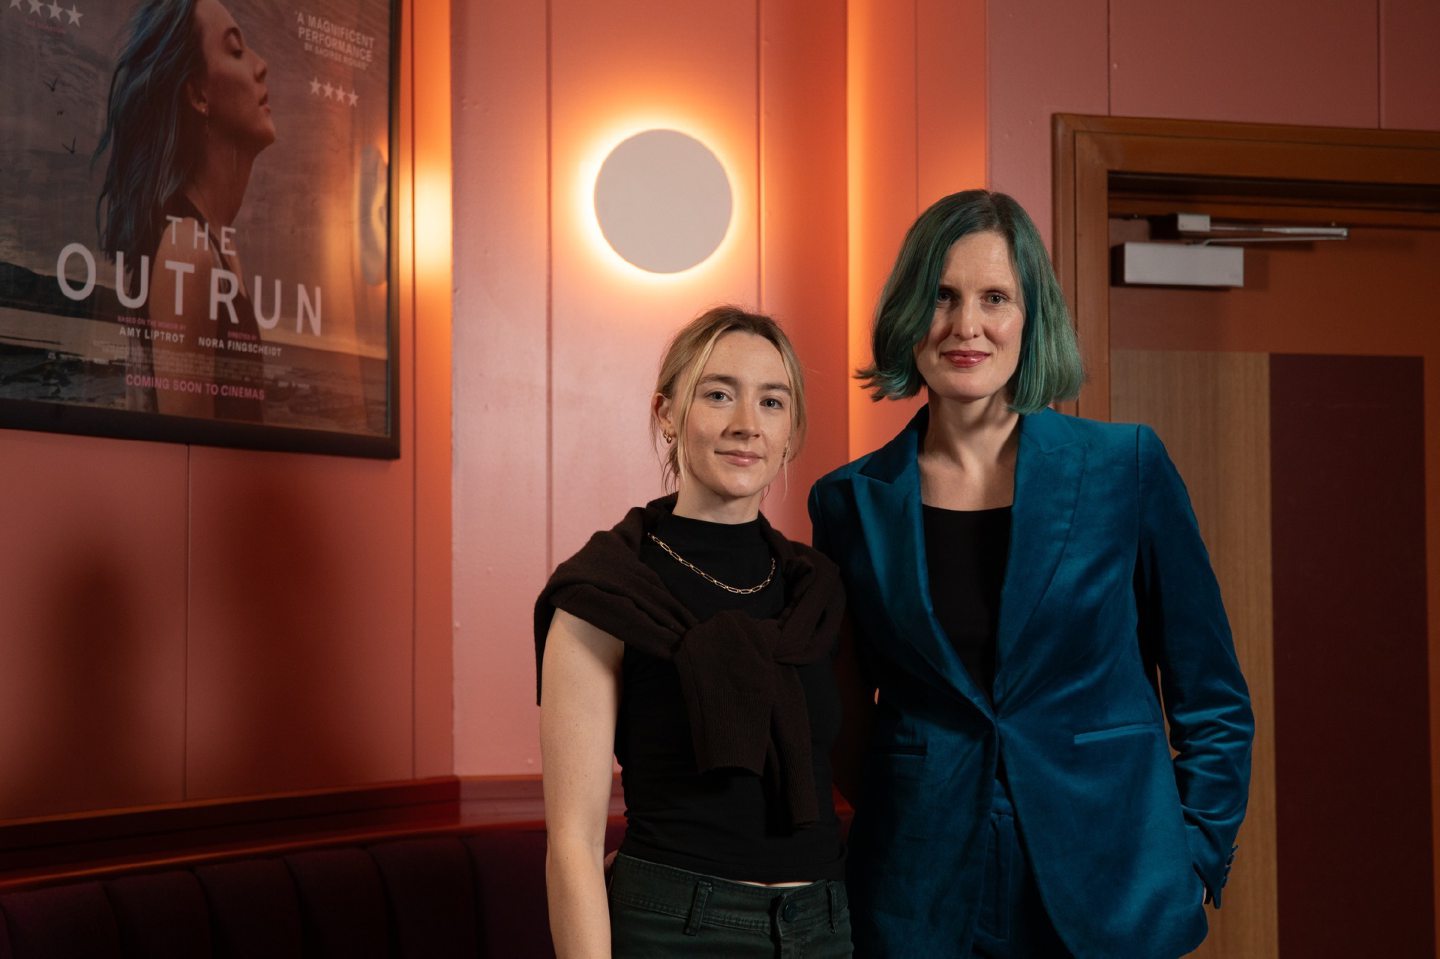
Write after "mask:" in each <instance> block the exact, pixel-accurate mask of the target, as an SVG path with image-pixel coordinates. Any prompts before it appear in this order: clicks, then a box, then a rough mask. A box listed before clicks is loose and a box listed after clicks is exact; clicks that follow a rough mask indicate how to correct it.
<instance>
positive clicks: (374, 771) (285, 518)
mask: <svg viewBox="0 0 1440 959" xmlns="http://www.w3.org/2000/svg"><path fill="white" fill-rule="evenodd" d="M406 445H407V446H408V445H409V441H407V442H406ZM413 482H414V479H413V474H412V470H411V467H410V465H409V464H408V463H407V462H406V461H404V460H402V461H377V460H356V459H346V458H341V457H320V456H300V455H293V454H280V453H264V454H257V453H251V452H245V451H239V450H221V449H206V448H199V447H197V448H195V449H194V450H192V453H191V501H192V516H191V528H190V541H191V550H192V554H191V567H190V595H191V605H190V617H189V634H190V650H189V664H188V667H189V668H188V689H187V700H188V714H189V729H188V746H187V750H186V769H187V785H188V791H187V798H191V799H204V798H210V797H217V796H237V795H249V794H255V793H265V792H278V791H288V790H296V789H308V788H313V787H320V786H333V785H345V784H353V783H362V782H376V781H383V780H394V779H405V778H408V777H410V776H411V775H412V769H413V764H412V728H413V726H412V685H411V684H412V668H413V663H412V656H413V626H412V623H413V619H412V616H413V609H414V583H413V581H412V575H413V569H414V567H413V560H414V542H413V538H412V536H413V529H414V515H413V512H412V505H411V492H412V489H413Z"/></svg>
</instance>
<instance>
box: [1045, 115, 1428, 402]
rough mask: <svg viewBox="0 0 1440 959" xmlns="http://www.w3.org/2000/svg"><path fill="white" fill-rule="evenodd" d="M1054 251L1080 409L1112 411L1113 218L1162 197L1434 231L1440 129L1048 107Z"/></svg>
mask: <svg viewBox="0 0 1440 959" xmlns="http://www.w3.org/2000/svg"><path fill="white" fill-rule="evenodd" d="M1052 134H1053V148H1054V197H1053V202H1054V215H1055V223H1054V226H1055V232H1054V239H1053V242H1054V255H1055V268H1056V273H1057V275H1058V276H1059V278H1060V285H1061V288H1062V289H1063V290H1064V292H1065V298H1066V301H1067V302H1068V303H1069V304H1070V308H1071V310H1072V312H1073V315H1074V318H1075V326H1076V330H1077V332H1078V333H1079V336H1080V349H1081V355H1082V357H1083V358H1084V360H1085V368H1086V374H1087V377H1088V379H1087V381H1086V386H1085V389H1084V390H1083V391H1082V393H1081V395H1080V399H1079V402H1078V403H1077V409H1078V411H1079V412H1080V413H1081V414H1082V415H1084V416H1091V417H1094V418H1096V419H1109V417H1110V371H1109V364H1110V359H1109V353H1110V285H1109V249H1108V248H1109V225H1108V221H1109V218H1110V216H1112V215H1114V214H1116V213H1124V214H1139V215H1145V214H1147V213H1149V212H1151V211H1155V210H1158V208H1159V207H1160V205H1161V202H1162V200H1165V199H1168V200H1169V201H1170V205H1172V206H1173V204H1174V202H1175V200H1176V199H1177V198H1179V199H1190V200H1192V201H1193V202H1197V203H1201V202H1203V203H1206V204H1207V208H1209V204H1212V203H1215V204H1221V205H1222V209H1223V210H1224V211H1225V212H1226V214H1227V215H1228V214H1230V213H1232V212H1234V213H1236V214H1238V215H1240V216H1246V217H1248V216H1256V215H1261V214H1266V215H1269V216H1272V217H1273V216H1275V215H1276V213H1277V208H1284V213H1283V215H1285V216H1287V217H1288V216H1291V215H1292V211H1293V212H1296V213H1298V209H1299V208H1300V207H1302V206H1304V207H1307V208H1309V212H1308V213H1307V214H1305V216H1306V218H1307V222H1315V221H1317V220H1325V221H1335V220H1339V221H1342V222H1346V223H1352V224H1355V225H1363V226H1393V227H1422V228H1426V229H1440V133H1427V132H1419V131H1412V130H1367V129H1352V128H1344V127H1301V126H1281V125H1277V124H1264V123H1221V122H1211V121H1196V120H1151V119H1138V118H1131V117H1096V116H1079V115H1075V114H1056V115H1055V117H1054V121H1053V127H1052Z"/></svg>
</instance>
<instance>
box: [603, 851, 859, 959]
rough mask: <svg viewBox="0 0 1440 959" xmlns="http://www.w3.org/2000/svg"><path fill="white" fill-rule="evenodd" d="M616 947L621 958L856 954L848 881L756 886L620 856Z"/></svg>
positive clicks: (613, 891) (816, 958) (829, 958)
mask: <svg viewBox="0 0 1440 959" xmlns="http://www.w3.org/2000/svg"><path fill="white" fill-rule="evenodd" d="M610 945H611V952H612V954H613V955H614V956H615V959H651V957H657V959H658V957H667V959H668V957H672V956H685V957H686V959H690V957H696V959H705V957H715V959H748V957H752V956H753V957H755V959H761V957H763V959H849V956H850V952H851V950H850V909H849V906H848V904H847V902H846V899H845V884H844V883H843V882H836V881H832V880H820V881H819V882H812V883H810V884H809V885H805V886H750V885H746V884H745V883H739V882H730V881H729V880H727V879H717V878H715V877H714V876H706V875H702V874H700V873H696V872H689V871H687V870H684V869H676V868H674V867H671V866H662V865H659V864H657V863H653V862H646V861H645V860H643V859H633V858H631V857H630V856H617V857H616V858H615V866H614V869H613V870H612V872H611V875H610Z"/></svg>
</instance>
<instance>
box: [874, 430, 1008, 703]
mask: <svg viewBox="0 0 1440 959" xmlns="http://www.w3.org/2000/svg"><path fill="white" fill-rule="evenodd" d="M928 422H929V409H928V407H922V408H921V409H920V411H919V412H918V413H916V414H915V417H914V418H913V419H912V420H911V421H910V423H909V425H908V426H906V427H905V429H904V430H903V431H902V432H901V433H900V434H899V435H898V436H896V437H895V438H894V439H893V440H891V441H890V442H889V443H887V444H886V445H885V446H883V447H881V448H880V449H879V450H877V451H876V453H875V455H874V456H872V457H871V458H870V462H869V463H867V464H866V465H865V468H864V469H863V470H862V471H861V472H860V474H859V475H858V476H857V477H856V480H855V486H854V489H855V501H856V505H857V507H858V512H859V514H860V525H861V528H862V529H863V530H864V534H865V541H866V543H867V545H868V546H869V554H870V558H871V562H872V563H874V569H875V578H876V581H877V582H878V583H879V585H880V591H881V596H880V597H879V600H880V602H881V603H882V604H883V607H884V609H885V610H886V611H887V612H888V614H889V617H890V619H891V620H892V621H893V623H894V626H895V638H896V639H897V640H898V641H899V642H900V643H903V644H905V645H906V647H908V648H907V649H895V650H892V651H891V653H892V654H893V655H895V656H896V657H899V658H903V657H904V654H905V653H907V652H908V653H910V654H911V655H914V656H917V657H918V658H919V660H920V665H921V666H922V667H926V668H928V670H929V671H931V672H933V673H934V674H935V675H936V676H938V677H940V678H941V679H942V681H944V682H945V683H947V684H949V685H950V686H951V687H952V688H953V689H954V690H955V691H956V692H957V693H959V694H960V695H962V696H964V697H965V698H966V699H969V700H970V701H971V702H972V703H974V704H975V706H976V707H977V708H979V709H980V710H981V711H982V712H984V713H985V714H987V715H989V714H990V712H991V710H990V701H989V698H988V697H987V696H986V694H985V693H984V691H982V690H981V689H980V687H979V686H977V685H976V684H975V681H974V680H973V679H972V678H971V677H970V672H969V670H967V669H966V668H965V664H964V663H963V662H962V661H961V660H960V657H959V656H958V655H957V654H956V652H955V648H954V646H953V645H952V644H951V642H950V639H949V637H948V636H946V635H945V632H944V630H943V629H942V628H941V627H940V624H939V622H938V621H937V620H936V619H935V611H934V605H933V604H932V602H931V599H930V574H929V569H928V566H927V564H926V561H925V531H924V518H923V516H922V514H921V510H920V466H919V462H918V461H917V459H916V455H917V453H918V452H919V447H920V441H921V440H922V439H923V437H924V436H925V427H926V424H927V423H928Z"/></svg>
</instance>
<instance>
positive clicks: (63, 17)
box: [8, 0, 85, 27]
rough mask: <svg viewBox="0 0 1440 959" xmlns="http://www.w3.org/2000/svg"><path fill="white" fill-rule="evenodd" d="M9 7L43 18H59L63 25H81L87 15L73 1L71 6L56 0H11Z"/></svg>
mask: <svg viewBox="0 0 1440 959" xmlns="http://www.w3.org/2000/svg"><path fill="white" fill-rule="evenodd" d="M27 7H28V8H29V9H28V10H27V9H26V8H27ZM8 9H10V10H19V11H20V12H21V13H29V14H31V15H33V16H36V17H39V18H40V19H41V20H57V21H59V23H60V25H61V26H70V27H78V26H80V18H81V17H83V16H85V14H84V13H82V12H81V11H80V8H79V7H77V6H75V5H74V4H73V3H72V4H71V5H70V6H69V7H63V6H61V5H60V4H59V3H57V2H56V0H49V2H48V3H47V2H46V0H10V5H9V7H8Z"/></svg>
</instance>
